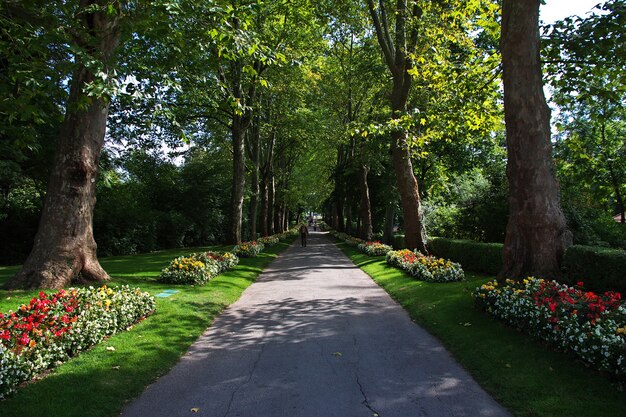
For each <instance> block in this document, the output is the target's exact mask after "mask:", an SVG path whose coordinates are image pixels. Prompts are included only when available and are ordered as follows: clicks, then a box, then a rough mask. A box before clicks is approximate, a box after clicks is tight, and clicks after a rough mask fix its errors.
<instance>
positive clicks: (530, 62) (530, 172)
mask: <svg viewBox="0 0 626 417" xmlns="http://www.w3.org/2000/svg"><path fill="white" fill-rule="evenodd" d="M539 3H540V1H539V0H523V1H522V0H504V1H503V13H502V37H501V50H502V62H503V71H504V73H503V79H504V114H505V122H506V141H507V154H508V160H507V169H506V172H507V178H508V181H509V221H508V224H507V228H506V236H505V239H504V250H503V267H502V270H501V271H500V273H499V274H498V277H499V278H500V279H504V278H512V279H522V278H526V277H528V276H537V277H544V278H554V277H557V276H559V275H560V273H561V269H560V266H561V262H562V259H563V255H564V253H565V249H566V248H567V246H568V245H569V244H571V233H569V231H568V230H567V226H566V223H565V216H564V215H563V212H562V211H561V207H560V204H559V187H558V183H557V182H556V179H555V177H554V168H553V162H552V146H551V143H550V109H549V108H548V106H547V105H546V100H545V96H544V94H543V82H542V76H541V63H540V57H539V46H540V45H539Z"/></svg>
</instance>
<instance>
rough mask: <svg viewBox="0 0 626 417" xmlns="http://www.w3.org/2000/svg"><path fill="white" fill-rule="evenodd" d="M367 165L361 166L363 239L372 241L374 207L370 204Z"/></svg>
mask: <svg viewBox="0 0 626 417" xmlns="http://www.w3.org/2000/svg"><path fill="white" fill-rule="evenodd" d="M368 172H369V169H368V167H367V165H361V169H360V170H359V174H360V175H359V185H360V187H359V188H360V189H361V207H360V208H361V210H360V211H361V215H360V218H361V239H365V240H372V235H373V230H372V205H371V203H370V190H369V186H368V183H367V174H368Z"/></svg>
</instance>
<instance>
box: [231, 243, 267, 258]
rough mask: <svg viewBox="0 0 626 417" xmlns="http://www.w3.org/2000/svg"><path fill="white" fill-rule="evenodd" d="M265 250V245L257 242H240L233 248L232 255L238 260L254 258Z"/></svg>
mask: <svg viewBox="0 0 626 417" xmlns="http://www.w3.org/2000/svg"><path fill="white" fill-rule="evenodd" d="M263 249H265V245H264V244H263V243H261V242H258V241H251V242H241V243H240V244H238V245H236V246H235V247H234V248H233V253H234V254H235V255H237V256H239V257H240V258H254V257H256V256H258V254H259V253H261V252H262V251H263Z"/></svg>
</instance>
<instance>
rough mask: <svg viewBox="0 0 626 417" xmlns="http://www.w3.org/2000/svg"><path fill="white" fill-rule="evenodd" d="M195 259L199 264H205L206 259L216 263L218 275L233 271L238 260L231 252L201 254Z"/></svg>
mask: <svg viewBox="0 0 626 417" xmlns="http://www.w3.org/2000/svg"><path fill="white" fill-rule="evenodd" d="M195 257H196V258H197V259H198V260H199V261H201V262H207V259H210V260H213V261H215V262H217V265H218V267H219V271H218V273H220V272H224V271H228V270H229V269H233V268H234V267H235V266H236V265H237V264H238V263H239V258H238V257H237V255H235V254H234V253H232V252H202V253H199V254H196V255H195Z"/></svg>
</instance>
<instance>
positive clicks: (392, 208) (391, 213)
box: [383, 203, 396, 245]
mask: <svg viewBox="0 0 626 417" xmlns="http://www.w3.org/2000/svg"><path fill="white" fill-rule="evenodd" d="M395 214H396V205H395V203H388V204H387V207H386V208H385V230H384V231H383V240H384V241H385V243H386V244H388V245H391V244H392V243H393V223H394V220H395Z"/></svg>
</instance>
